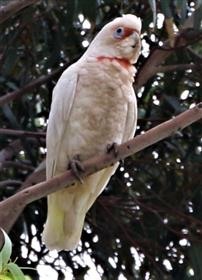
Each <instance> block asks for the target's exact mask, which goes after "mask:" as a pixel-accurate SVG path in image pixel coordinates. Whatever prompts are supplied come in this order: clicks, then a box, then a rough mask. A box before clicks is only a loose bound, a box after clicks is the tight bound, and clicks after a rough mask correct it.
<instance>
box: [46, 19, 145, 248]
mask: <svg viewBox="0 0 202 280" xmlns="http://www.w3.org/2000/svg"><path fill="white" fill-rule="evenodd" d="M117 21H118V23H120V24H121V23H122V24H124V26H127V24H129V26H133V27H135V29H136V30H137V28H139V29H140V23H139V19H137V18H136V17H135V16H133V15H125V16H124V17H123V18H119V19H117V20H115V21H113V22H111V23H109V24H108V25H107V26H105V27H104V28H103V30H102V31H101V32H100V33H99V34H98V35H97V37H96V38H95V39H94V41H93V42H92V44H91V45H90V47H89V49H88V51H87V52H86V53H85V54H84V55H83V57H82V58H81V59H80V60H79V61H78V62H77V63H75V64H73V65H72V66H70V67H69V68H68V69H67V70H66V71H64V73H63V74H62V76H61V78H60V79H59V81H58V83H57V85H56V87H55V89H54V93H53V101H52V105H51V112H50V116H49V122H48V130H47V160H46V168H47V178H48V179H49V178H51V177H53V176H55V175H58V174H61V173H63V172H64V171H65V170H66V169H67V167H68V162H69V161H70V160H71V159H72V158H73V157H74V156H75V155H77V154H79V155H80V157H81V159H82V160H85V159H88V158H89V157H91V156H93V155H95V154H99V153H103V152H104V151H105V150H106V146H107V144H110V143H113V142H116V143H118V144H120V143H122V142H124V141H126V140H128V139H129V138H131V137H132V136H133V135H134V132H135V128H136V120H137V105H136V98H135V94H134V91H133V87H132V82H133V76H134V73H135V70H134V68H133V66H129V67H126V68H125V67H123V65H121V64H120V63H119V61H116V59H115V60H112V59H107V58H106V59H104V60H103V61H99V59H97V57H98V55H100V56H104V55H106V54H108V55H109V54H113V56H114V57H119V58H120V57H122V56H123V54H124V53H125V51H123V50H122V48H121V47H120V48H117V47H115V46H114V45H113V44H115V42H114V43H113V41H111V39H110V42H111V43H110V45H109V42H108V40H107V38H108V36H109V34H111V33H109V29H110V30H111V28H112V27H113V26H114V24H115V25H117ZM139 29H138V30H139ZM111 32H112V30H111ZM100 34H101V35H100ZM127 40H128V44H129V46H128V48H129V50H130V52H133V53H132V54H130V56H131V57H132V58H131V59H134V57H135V58H136V57H138V54H139V45H138V46H137V49H136V50H134V49H132V48H131V46H130V44H131V40H134V39H133V38H132V37H131V38H127ZM99 41H100V44H99V46H100V47H99V53H97V51H98V50H96V49H95V48H96V45H97V42H99ZM95 42H96V43H95ZM106 42H108V43H106ZM116 43H117V42H116ZM121 44H122V42H120V46H121ZM125 44H126V43H125V42H124V46H125ZM116 45H117V44H116ZM113 50H114V51H113ZM117 52H119V53H118V55H117ZM123 58H124V56H123ZM117 166H118V164H116V165H114V166H113V167H109V168H106V169H104V170H102V171H100V172H97V173H95V174H93V175H91V176H89V177H87V178H86V179H85V180H84V183H83V184H80V183H78V182H77V183H76V184H75V185H74V186H71V187H69V188H67V189H65V188H64V189H63V190H61V191H58V192H56V193H54V194H51V195H49V196H48V216H47V221H46V224H45V228H44V233H43V241H44V242H45V244H46V245H47V247H48V248H49V249H57V250H62V249H67V250H71V249H74V248H75V247H76V246H77V244H78V242H79V240H80V237H81V233H82V228H83V223H84V219H85V215H86V212H87V211H88V210H89V208H90V207H91V206H92V204H93V203H94V201H95V199H96V198H97V197H98V195H99V194H100V193H101V192H102V191H103V189H104V187H105V186H106V184H107V183H108V181H109V179H110V177H111V176H112V174H113V173H114V172H115V170H116V168H117Z"/></svg>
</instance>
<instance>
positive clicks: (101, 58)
mask: <svg viewBox="0 0 202 280" xmlns="http://www.w3.org/2000/svg"><path fill="white" fill-rule="evenodd" d="M97 60H98V61H100V62H102V61H104V60H108V61H117V62H118V63H119V64H120V65H121V66H122V67H124V68H126V69H128V68H129V67H131V66H132V64H131V63H130V62H129V60H127V59H126V58H118V57H110V56H104V55H103V56H98V57H97Z"/></svg>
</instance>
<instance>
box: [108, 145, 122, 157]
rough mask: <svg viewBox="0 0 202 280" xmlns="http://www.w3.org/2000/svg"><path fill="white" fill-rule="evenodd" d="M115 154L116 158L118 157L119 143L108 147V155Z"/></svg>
mask: <svg viewBox="0 0 202 280" xmlns="http://www.w3.org/2000/svg"><path fill="white" fill-rule="evenodd" d="M111 152H112V153H113V154H114V156H115V158H116V157H117V156H118V154H119V153H118V144H117V143H115V142H114V143H112V144H108V145H107V153H111Z"/></svg>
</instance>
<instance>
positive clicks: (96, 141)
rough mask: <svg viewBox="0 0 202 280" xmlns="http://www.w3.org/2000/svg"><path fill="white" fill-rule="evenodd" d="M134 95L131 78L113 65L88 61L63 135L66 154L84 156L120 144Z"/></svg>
mask: <svg viewBox="0 0 202 280" xmlns="http://www.w3.org/2000/svg"><path fill="white" fill-rule="evenodd" d="M134 98H135V96H134V92H133V88H132V77H127V75H126V73H125V72H120V71H118V69H117V65H115V66H113V67H111V68H110V67H107V65H99V64H97V63H92V64H90V65H89V66H88V67H86V68H83V69H81V70H80V72H79V78H78V84H77V89H76V97H75V101H74V104H73V108H72V111H71V114H70V119H69V122H68V126H67V129H66V136H65V137H64V138H66V140H65V141H66V143H65V145H66V150H67V154H68V156H70V157H71V156H73V155H75V154H80V155H81V156H82V157H83V159H85V158H88V157H90V156H92V155H94V154H97V153H99V152H103V150H104V149H106V145H107V144H110V143H113V142H116V143H121V142H122V138H123V135H124V128H125V124H126V118H127V114H128V108H129V106H128V103H131V102H132V103H133V102H134ZM70 136H71V137H70Z"/></svg>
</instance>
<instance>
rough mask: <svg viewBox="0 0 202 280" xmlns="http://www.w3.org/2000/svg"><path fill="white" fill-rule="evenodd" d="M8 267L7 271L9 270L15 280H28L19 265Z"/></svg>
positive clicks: (8, 265) (11, 264) (9, 265)
mask: <svg viewBox="0 0 202 280" xmlns="http://www.w3.org/2000/svg"><path fill="white" fill-rule="evenodd" d="M6 267H7V270H9V272H10V274H11V276H12V278H13V280H26V278H25V275H24V274H23V272H22V270H21V269H20V268H19V266H18V265H17V264H15V263H9V264H7V266H6Z"/></svg>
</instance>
